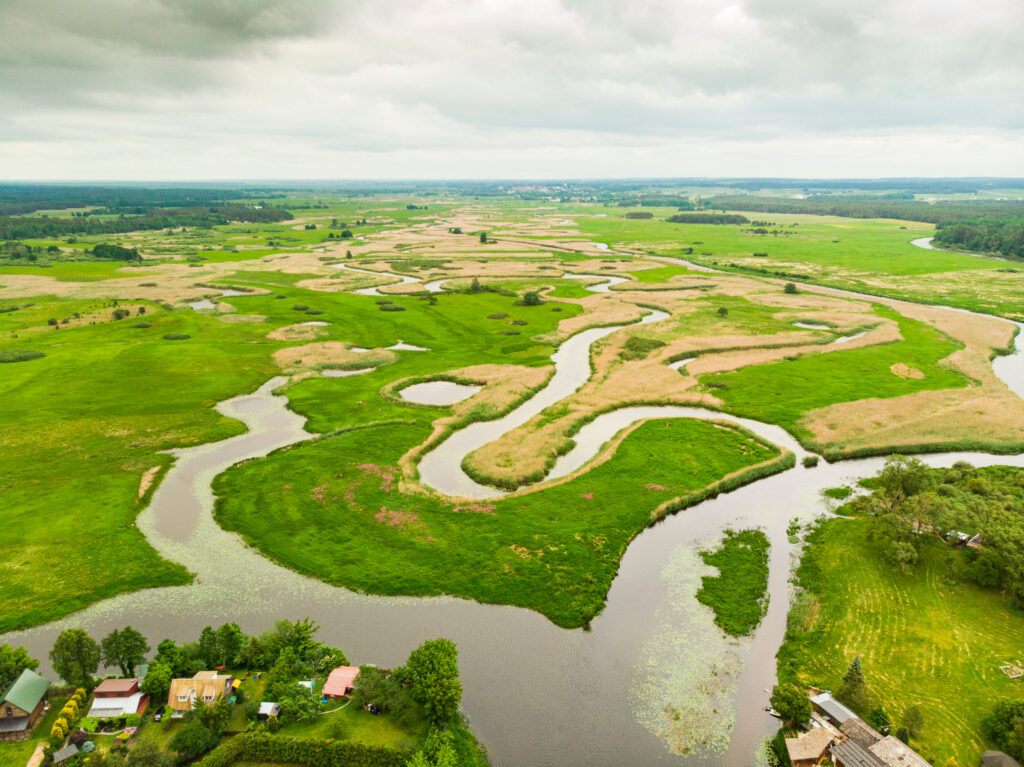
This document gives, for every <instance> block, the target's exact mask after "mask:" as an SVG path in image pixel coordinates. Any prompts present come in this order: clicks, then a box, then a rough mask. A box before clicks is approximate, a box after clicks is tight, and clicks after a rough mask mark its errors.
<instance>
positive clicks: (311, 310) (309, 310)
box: [306, 309, 325, 314]
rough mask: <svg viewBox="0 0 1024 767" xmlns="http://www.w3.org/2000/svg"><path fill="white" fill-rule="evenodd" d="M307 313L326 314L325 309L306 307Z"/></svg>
mask: <svg viewBox="0 0 1024 767" xmlns="http://www.w3.org/2000/svg"><path fill="white" fill-rule="evenodd" d="M306 314H325V312H324V310H323V309H306Z"/></svg>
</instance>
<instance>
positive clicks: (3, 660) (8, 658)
mask: <svg viewBox="0 0 1024 767" xmlns="http://www.w3.org/2000/svg"><path fill="white" fill-rule="evenodd" d="M37 668H39V661H37V660H36V659H35V658H31V657H29V654H28V650H26V649H25V648H24V647H12V646H11V645H9V644H0V692H3V691H4V690H6V689H7V688H8V687H10V686H11V685H12V684H14V680H16V679H17V678H18V677H19V676H21V672H22V671H24V670H25V669H32V670H33V671H34V670H35V669H37Z"/></svg>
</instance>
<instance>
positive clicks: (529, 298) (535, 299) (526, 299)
mask: <svg viewBox="0 0 1024 767" xmlns="http://www.w3.org/2000/svg"><path fill="white" fill-rule="evenodd" d="M517 303H519V304H520V305H521V306H540V305H541V304H542V303H544V302H543V301H541V300H540V293H538V292H537V291H536V290H530V291H528V292H526V293H524V294H523V300H522V301H518V302H517Z"/></svg>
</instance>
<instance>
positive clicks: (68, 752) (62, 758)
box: [53, 746, 78, 764]
mask: <svg viewBox="0 0 1024 767" xmlns="http://www.w3.org/2000/svg"><path fill="white" fill-rule="evenodd" d="M73 756H78V746H64V748H62V749H61V750H60V751H56V752H54V754H53V763H54V764H60V763H61V762H66V761H67V760H68V759H70V758H71V757H73Z"/></svg>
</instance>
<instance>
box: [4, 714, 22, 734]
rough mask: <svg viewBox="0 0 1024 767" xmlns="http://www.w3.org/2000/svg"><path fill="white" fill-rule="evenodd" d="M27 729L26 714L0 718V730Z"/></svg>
mask: <svg viewBox="0 0 1024 767" xmlns="http://www.w3.org/2000/svg"><path fill="white" fill-rule="evenodd" d="M27 729H28V717H27V716H12V717H10V718H5V719H0V732H21V731H22V730H27Z"/></svg>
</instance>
